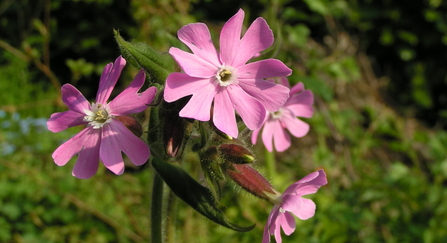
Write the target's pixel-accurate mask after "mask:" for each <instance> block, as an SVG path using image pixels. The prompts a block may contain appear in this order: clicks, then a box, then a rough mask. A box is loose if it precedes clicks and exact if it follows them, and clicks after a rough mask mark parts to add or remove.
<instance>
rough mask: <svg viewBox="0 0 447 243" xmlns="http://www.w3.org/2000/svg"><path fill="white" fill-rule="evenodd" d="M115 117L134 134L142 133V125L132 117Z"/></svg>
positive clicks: (139, 134) (139, 135) (138, 135)
mask: <svg viewBox="0 0 447 243" xmlns="http://www.w3.org/2000/svg"><path fill="white" fill-rule="evenodd" d="M115 118H116V119H117V120H119V121H120V122H121V123H123V124H124V126H126V127H127V128H128V129H129V130H130V131H131V132H132V133H133V134H134V135H135V136H137V137H141V135H142V134H143V127H142V126H141V124H140V123H139V122H138V121H137V119H135V118H134V117H131V116H116V117H115Z"/></svg>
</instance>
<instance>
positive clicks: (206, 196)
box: [152, 158, 255, 232]
mask: <svg viewBox="0 0 447 243" xmlns="http://www.w3.org/2000/svg"><path fill="white" fill-rule="evenodd" d="M152 166H153V167H154V169H155V170H156V171H157V172H158V174H159V175H160V176H161V178H163V180H164V181H165V182H166V184H167V185H168V186H169V188H171V190H172V192H174V194H175V195H176V196H177V197H179V198H181V199H182V200H183V201H184V202H186V203H187V204H188V205H189V206H191V207H192V208H194V209H195V210H196V211H197V212H199V213H201V214H202V215H203V216H205V217H207V218H208V219H210V220H211V221H213V222H215V223H218V224H220V225H222V226H225V227H227V228H230V229H232V230H235V231H239V232H246V231H250V230H252V229H253V228H254V227H255V225H252V226H249V227H241V226H238V225H236V224H233V223H231V222H229V221H228V219H227V217H226V216H225V215H224V213H223V212H222V211H221V210H220V209H219V207H218V205H217V201H216V200H215V198H214V197H213V195H212V193H211V192H210V190H209V189H208V188H206V187H204V186H202V185H200V184H199V183H198V182H197V181H196V180H194V178H192V177H191V176H190V175H189V174H188V173H186V171H184V170H183V169H182V168H180V167H179V166H177V165H174V164H171V163H168V162H164V161H163V160H161V159H157V158H154V159H153V160H152Z"/></svg>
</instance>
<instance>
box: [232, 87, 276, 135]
mask: <svg viewBox="0 0 447 243" xmlns="http://www.w3.org/2000/svg"><path fill="white" fill-rule="evenodd" d="M226 89H227V92H228V95H229V96H230V99H231V103H232V104H233V107H234V108H235V109H236V111H237V112H238V114H239V116H240V117H241V118H242V120H243V121H244V123H245V125H246V126H247V127H248V129H250V130H255V129H258V128H260V127H261V126H262V123H263V122H264V120H265V117H266V116H267V112H266V110H265V108H264V106H263V105H262V104H261V103H260V102H259V101H257V100H256V99H254V98H253V97H252V96H250V95H249V94H247V93H246V92H245V91H244V90H242V88H241V87H239V86H238V85H229V86H227V87H226Z"/></svg>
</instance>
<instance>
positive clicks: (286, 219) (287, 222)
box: [280, 212, 296, 235]
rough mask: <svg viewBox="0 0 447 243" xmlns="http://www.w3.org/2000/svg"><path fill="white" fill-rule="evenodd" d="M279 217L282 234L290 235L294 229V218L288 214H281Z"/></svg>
mask: <svg viewBox="0 0 447 243" xmlns="http://www.w3.org/2000/svg"><path fill="white" fill-rule="evenodd" d="M280 217H281V228H282V230H283V231H284V234H286V235H291V234H292V233H293V232H294V231H295V228H296V222H295V218H294V217H293V216H292V215H291V214H290V213H288V212H285V213H282V214H281V215H280Z"/></svg>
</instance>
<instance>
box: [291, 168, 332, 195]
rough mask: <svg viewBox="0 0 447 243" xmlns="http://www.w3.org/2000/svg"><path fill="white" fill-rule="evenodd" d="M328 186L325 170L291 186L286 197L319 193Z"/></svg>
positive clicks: (311, 174) (316, 172)
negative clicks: (288, 195) (319, 190)
mask: <svg viewBox="0 0 447 243" xmlns="http://www.w3.org/2000/svg"><path fill="white" fill-rule="evenodd" d="M326 184H327V178H326V173H325V172H324V170H318V171H315V172H312V173H310V174H309V175H307V176H305V177H304V178H303V179H301V180H299V181H297V182H295V183H293V184H292V185H290V186H289V187H288V188H287V189H286V191H285V192H284V195H286V194H293V195H298V196H304V195H308V194H312V193H315V192H317V191H318V189H319V188H320V187H321V186H323V185H326Z"/></svg>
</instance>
